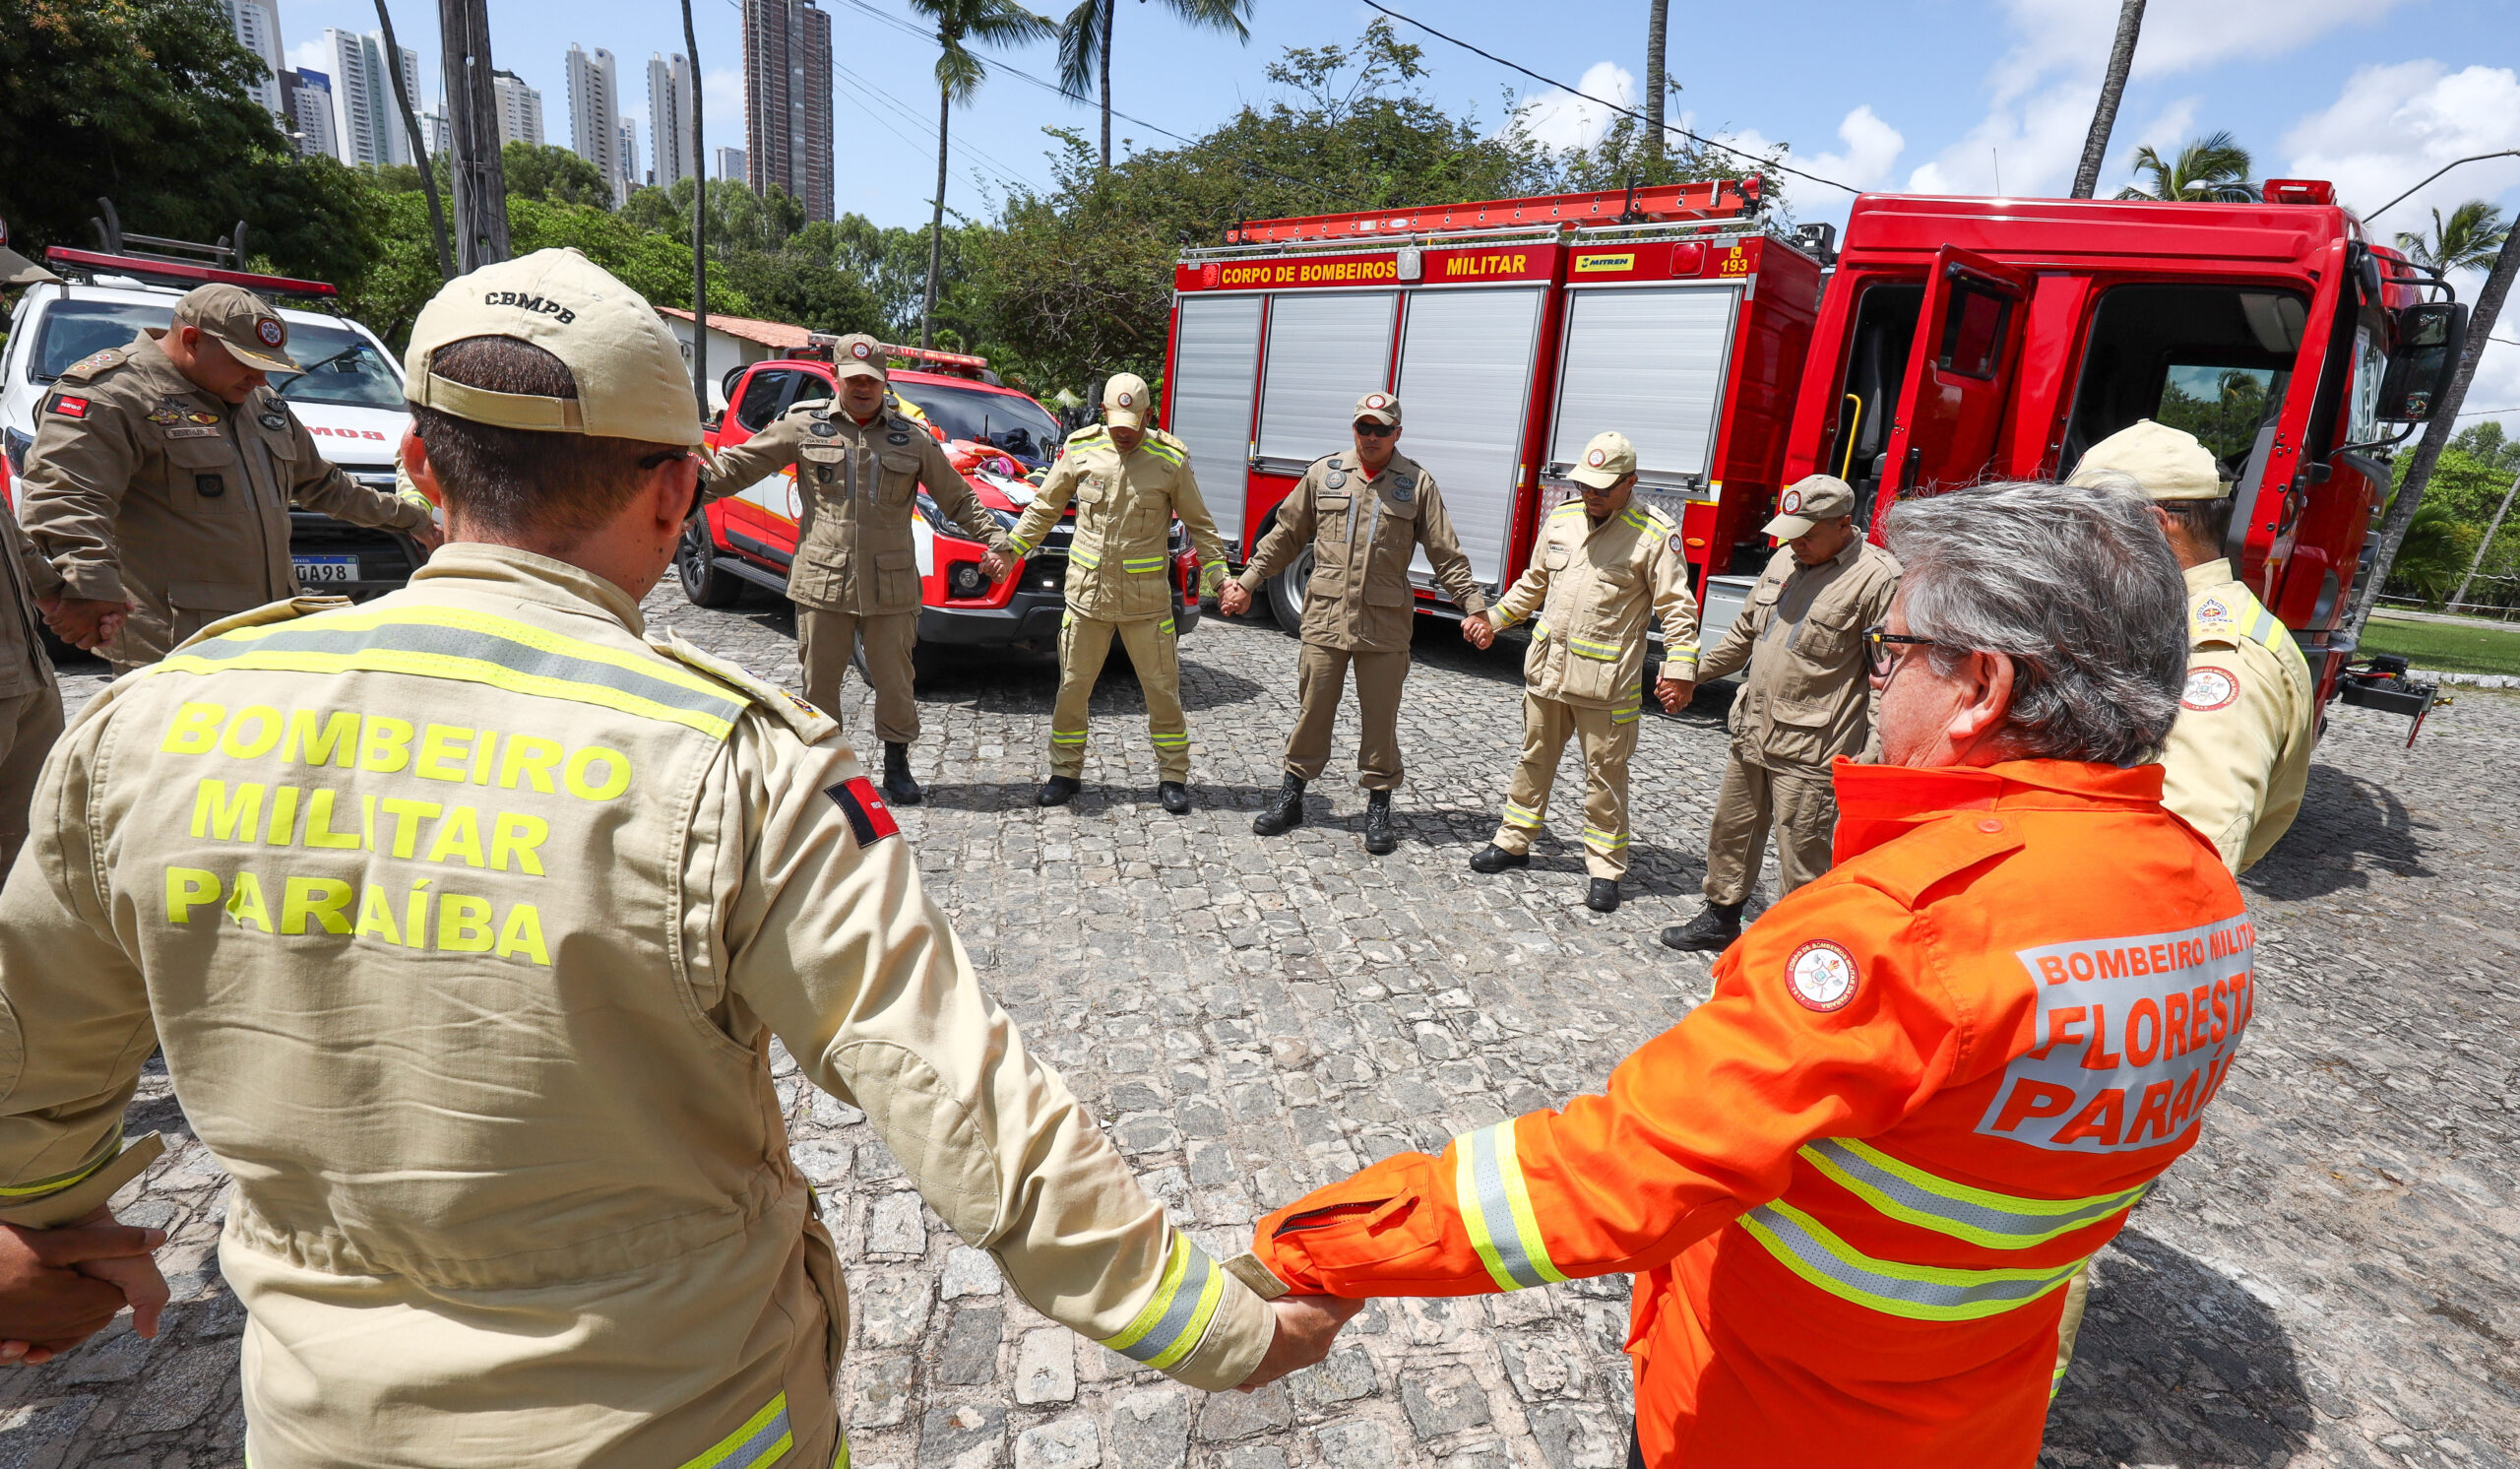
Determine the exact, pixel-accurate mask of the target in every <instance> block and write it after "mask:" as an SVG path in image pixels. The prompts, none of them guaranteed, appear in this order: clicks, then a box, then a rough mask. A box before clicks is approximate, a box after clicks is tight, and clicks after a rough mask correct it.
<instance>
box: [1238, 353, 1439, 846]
mask: <svg viewBox="0 0 2520 1469" xmlns="http://www.w3.org/2000/svg"><path fill="white" fill-rule="evenodd" d="M1355 436H1356V443H1355V448H1354V449H1352V450H1350V451H1348V452H1347V453H1344V454H1332V455H1329V456H1326V457H1324V458H1323V459H1321V460H1318V461H1316V462H1315V463H1314V464H1313V466H1312V468H1311V469H1309V470H1306V471H1305V472H1304V476H1303V478H1302V479H1299V480H1297V481H1295V487H1294V488H1293V490H1292V491H1291V492H1289V494H1288V495H1287V498H1286V501H1285V503H1283V504H1281V505H1280V506H1279V507H1278V524H1277V526H1276V528H1275V529H1273V530H1272V531H1270V532H1269V534H1268V535H1267V536H1266V537H1264V538H1262V540H1261V542H1260V544H1259V546H1258V547H1257V548H1255V549H1254V550H1253V551H1252V554H1251V564H1250V565H1248V566H1245V567H1244V568H1243V569H1242V576H1241V579H1240V580H1239V581H1237V582H1234V583H1231V584H1229V585H1228V586H1227V587H1226V589H1225V591H1224V592H1223V593H1222V594H1220V596H1219V599H1218V604H1217V605H1218V607H1220V608H1221V609H1222V610H1224V611H1225V612H1226V613H1227V614H1228V615H1231V616H1238V615H1240V614H1241V613H1242V612H1244V611H1246V610H1248V609H1249V607H1250V606H1251V598H1252V595H1253V594H1254V593H1256V592H1258V591H1259V590H1260V588H1261V587H1262V586H1264V585H1265V584H1266V583H1267V582H1268V580H1269V578H1271V577H1273V576H1276V575H1277V574H1278V573H1279V572H1281V571H1283V570H1285V569H1286V567H1287V565H1288V563H1290V562H1292V560H1293V559H1294V558H1295V555H1296V553H1297V552H1299V551H1301V550H1303V549H1304V548H1305V547H1306V546H1309V547H1311V549H1312V567H1313V569H1312V579H1311V581H1310V582H1309V583H1307V584H1306V587H1305V596H1304V608H1303V653H1302V655H1301V659H1300V661H1299V662H1298V663H1297V665H1296V668H1295V697H1296V699H1297V701H1298V702H1299V704H1300V705H1301V710H1300V712H1299V713H1298V714H1297V715H1296V716H1295V727H1294V731H1293V733H1292V734H1289V735H1288V736H1287V775H1286V780H1285V783H1284V784H1282V785H1281V786H1280V787H1279V788H1278V796H1277V799H1276V800H1274V801H1273V802H1271V803H1270V806H1269V808H1268V809H1267V810H1264V811H1262V812H1261V813H1260V814H1259V815H1258V816H1257V817H1256V818H1254V819H1253V821H1252V823H1251V829H1252V831H1254V832H1255V833H1257V834H1259V835H1261V836H1264V837H1274V836H1278V835H1280V834H1281V833H1284V832H1288V831H1292V830H1293V829H1294V828H1295V827H1297V826H1300V825H1301V824H1303V788H1304V784H1305V783H1306V782H1308V781H1311V780H1313V779H1315V778H1317V777H1318V776H1319V775H1320V774H1321V770H1322V767H1323V766H1325V765H1327V764H1329V763H1330V730H1331V726H1332V725H1333V723H1335V722H1336V721H1337V719H1338V717H1339V692H1340V689H1341V687H1342V686H1343V685H1345V684H1346V683H1347V681H1348V671H1349V670H1350V669H1352V668H1353V669H1354V670H1355V675H1356V712H1357V716H1358V723H1359V725H1360V726H1361V728H1360V730H1359V731H1358V736H1357V740H1356V770H1357V772H1358V777H1359V779H1358V782H1357V783H1358V784H1359V785H1361V786H1363V787H1364V789H1365V793H1366V795H1365V850H1366V851H1367V852H1370V853H1372V854H1374V855H1375V856H1376V857H1380V856H1382V855H1384V854H1386V853H1388V852H1391V851H1392V850H1393V849H1395V848H1396V847H1398V846H1399V845H1400V838H1399V836H1398V834H1397V833H1395V832H1394V831H1393V830H1392V826H1391V793H1392V792H1394V791H1396V790H1398V789H1400V773H1401V763H1400V687H1401V684H1402V682H1403V681H1404V680H1405V679H1407V678H1408V676H1409V641H1410V638H1411V636H1412V634H1414V633H1415V632H1416V631H1417V624H1418V599H1417V596H1416V594H1414V593H1413V592H1412V591H1411V590H1410V585H1409V563H1410V560H1411V558H1412V557H1413V556H1414V555H1415V554H1416V552H1417V550H1418V547H1420V546H1423V547H1425V550H1426V560H1427V561H1428V563H1429V564H1431V565H1432V566H1433V567H1434V569H1435V580H1436V582H1437V584H1438V585H1440V586H1441V587H1442V588H1443V589H1444V591H1445V593H1446V595H1448V596H1450V597H1451V598H1452V600H1453V601H1454V602H1456V603H1458V604H1460V605H1461V607H1462V610H1463V611H1465V612H1483V611H1485V610H1487V597H1486V594H1485V593H1484V592H1483V591H1482V590H1481V588H1480V585H1479V581H1478V578H1477V577H1476V576H1474V575H1473V574H1472V573H1471V569H1470V558H1469V557H1468V556H1465V555H1463V554H1462V553H1461V543H1460V541H1458V540H1456V539H1455V538H1454V536H1453V523H1452V517H1451V516H1449V515H1447V514H1446V513H1445V512H1444V497H1443V495H1442V493H1441V492H1440V491H1438V490H1437V489H1436V488H1435V477H1434V476H1432V475H1429V474H1427V473H1426V471H1425V468H1424V467H1423V466H1422V465H1420V464H1418V462H1417V461H1416V460H1414V459H1410V458H1408V457H1407V456H1405V455H1402V454H1400V453H1398V452H1397V441H1398V439H1399V437H1400V400H1399V399H1397V398H1395V397H1393V396H1392V395H1390V394H1388V393H1367V394H1366V395H1365V396H1364V397H1362V398H1359V399H1357V400H1356V417H1355Z"/></svg>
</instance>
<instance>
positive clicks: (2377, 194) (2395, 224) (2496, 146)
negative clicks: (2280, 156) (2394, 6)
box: [2284, 61, 2520, 335]
mask: <svg viewBox="0 0 2520 1469" xmlns="http://www.w3.org/2000/svg"><path fill="white" fill-rule="evenodd" d="M2515 142H2520V76H2514V75H2513V73H2512V70H2511V69H2510V68H2509V67H2501V68H2494V67H2484V66H2471V67H2468V68H2467V69H2465V70H2463V71H2456V72H2454V71H2451V70H2450V69H2449V68H2448V67H2446V66H2444V65H2443V64H2442V63H2440V62H2438V61H2405V62H2399V63H2397V64H2395V65H2389V66H2366V67H2363V68H2362V70H2360V71H2358V72H2356V73H2355V74H2354V75H2353V76H2352V77H2350V78H2348V79H2347V80H2346V83H2345V87H2344V89H2343V91H2342V92H2341V93H2340V94H2339V95H2338V96H2337V99H2336V100H2335V101H2334V102H2333V103H2331V104H2329V105H2328V106H2327V107H2325V108H2323V109H2322V110H2320V111H2317V112H2313V113H2311V114H2310V115H2309V116H2307V117H2304V118H2302V119H2301V121H2300V123H2299V125H2298V126H2296V127H2295V128H2294V129H2293V131H2292V133H2291V134H2289V135H2288V136H2287V137H2286V138H2285V139H2284V147H2285V150H2286V152H2287V153H2288V154H2289V155H2290V162H2289V163H2288V164H2287V165H2286V166H2287V167H2288V168H2289V169H2290V170H2291V174H2292V176H2294V177H2297V178H2324V179H2328V180H2331V181H2332V182H2334V183H2335V185H2336V192H2337V197H2338V198H2339V199H2341V200H2343V201H2344V202H2345V203H2347V204H2349V205H2353V206H2356V207H2359V208H2362V209H2377V208H2378V207H2380V206H2381V205H2383V204H2386V203H2388V202H2389V201H2390V200H2391V199H2394V198H2396V197H2397V196H2398V195H2400V194H2402V193H2405V192H2406V190H2407V189H2408V188H2409V187H2410V186H2412V185H2413V184H2414V183H2415V182H2416V180H2418V179H2420V178H2422V177H2424V176H2425V174H2427V173H2430V172H2431V171H2432V170H2434V169H2435V168H2438V167H2440V166H2441V165H2442V164H2444V163H2447V162H2449V161H2451V160H2453V159H2461V158H2468V157H2471V156H2473V155H2476V154H2481V153H2493V152H2496V151H2498V150H2501V149H2505V148H2510V147H2513V146H2514V145H2515ZM2514 184H2520V159H2493V160H2488V161H2485V162H2481V163H2469V164H2466V165H2464V166H2462V167H2459V168H2454V169H2452V170H2451V171H2450V172H2448V173H2447V174H2444V175H2443V176H2441V177H2440V178H2437V179H2434V180H2433V181H2432V182H2431V183H2429V184H2426V185H2425V186H2424V188H2422V189H2421V190H2419V191H2418V192H2417V193H2416V194H2415V196H2414V197H2413V198H2410V199H2409V200H2407V202H2406V203H2404V204H2401V205H2399V206H2398V207H2397V208H2395V209H2393V210H2391V211H2390V212H2389V213H2388V214H2387V215H2385V216H2382V217H2380V218H2377V219H2374V220H2371V221H2370V222H2368V223H2369V224H2370V225H2371V228H2372V231H2373V232H2374V233H2375V234H2377V235H2378V236H2379V237H2380V238H2382V239H2386V238H2389V237H2390V236H2391V235H2392V234H2393V233H2394V232H2395V231H2397V230H2400V229H2418V228H2424V227H2427V226H2428V224H2429V222H2430V215H2429V213H2428V212H2429V211H2431V210H2433V209H2439V210H2440V211H2442V212H2443V213H2444V214H2447V213H2448V212H2449V211H2450V209H2451V208H2452V207H2453V206H2455V205H2457V204H2458V203H2459V202H2460V201H2461V200H2465V199H2479V198H2484V199H2490V198H2493V197H2494V196H2495V195H2497V194H2500V193H2503V192H2504V191H2506V190H2508V189H2510V188H2511V187H2512V186H2513V185H2514ZM2506 335H2509V334H2506Z"/></svg>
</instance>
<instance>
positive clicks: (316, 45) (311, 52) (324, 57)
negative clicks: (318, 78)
mask: <svg viewBox="0 0 2520 1469" xmlns="http://www.w3.org/2000/svg"><path fill="white" fill-rule="evenodd" d="M288 65H289V68H290V70H292V71H294V70H298V69H300V68H303V69H304V70H307V71H318V72H322V73H323V74H324V75H326V76H327V77H329V76H331V75H332V74H333V48H332V47H331V46H328V45H326V44H324V42H323V39H322V38H321V37H320V36H319V37H318V38H316V39H314V40H301V41H299V42H298V43H297V44H295V45H293V46H291V47H289V48H288Z"/></svg>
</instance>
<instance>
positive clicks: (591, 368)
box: [403, 250, 700, 448]
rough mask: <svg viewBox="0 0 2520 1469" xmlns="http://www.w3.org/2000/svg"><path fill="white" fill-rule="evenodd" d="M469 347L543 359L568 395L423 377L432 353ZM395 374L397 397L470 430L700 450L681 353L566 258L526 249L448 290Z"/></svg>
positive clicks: (613, 289)
mask: <svg viewBox="0 0 2520 1469" xmlns="http://www.w3.org/2000/svg"><path fill="white" fill-rule="evenodd" d="M471 337H513V338H515V339H516V340H517V341H519V342H526V343H531V344H532V345H534V346H536V347H538V348H540V349H542V350H543V351H547V352H549V353H550V354H551V355H553V356H555V357H558V358H559V359H560V361H561V363H562V364H563V365H564V366H566V367H567V368H568V369H569V375H570V376H571V377H572V378H575V379H576V380H577V384H578V396H577V397H576V398H575V399H567V398H544V397H539V396H536V395H533V394H526V393H494V392H491V391H489V390H487V389H484V388H473V387H467V386H466V385H465V384H463V383H457V382H449V381H447V380H446V379H445V378H442V377H438V376H436V375H435V374H433V373H432V372H430V370H429V357H430V354H431V353H433V352H435V351H437V350H438V349H439V348H441V347H444V346H446V345H447V344H449V343H451V342H462V341H464V340H466V339H467V338H471ZM403 364H404V372H405V374H406V378H405V381H404V385H403V395H404V396H405V397H406V398H409V399H410V401H411V402H413V403H415V404H418V405H420V406H421V407H423V408H433V409H436V410H438V411H439V412H440V413H446V414H452V415H455V416H457V417H459V418H470V419H472V420H473V421H474V422H476V423H494V424H497V425H498V426H499V427H501V428H523V429H531V430H536V431H538V432H544V433H584V434H592V435H594V436H596V437H598V438H617V439H642V440H645V441H647V442H649V443H659V444H687V445H690V446H692V447H695V448H696V447H699V445H700V406H699V405H698V404H697V403H695V402H693V401H692V396H691V373H690V371H689V369H687V368H685V367H684V366H683V364H682V347H681V345H680V344H679V343H677V342H675V341H674V336H673V333H672V332H671V331H669V330H667V329H666V327H665V324H664V322H663V320H662V319H661V318H660V317H659V316H658V315H657V313H656V312H655V311H654V310H653V309H651V308H650V307H649V305H648V303H647V302H646V301H645V300H643V299H641V298H640V296H639V293H638V292H637V291H635V290H632V289H631V288H630V287H627V286H624V285H622V284H621V283H620V282H619V281H616V280H614V279H613V278H612V275H611V273H609V272H607V271H606V270H604V269H603V267H601V266H599V265H597V264H596V263H594V262H593V261H591V260H589V259H587V258H586V257H585V256H584V255H581V254H579V253H578V252H577V251H575V250H536V251H535V252H534V253H533V254H531V255H528V256H525V257H523V258H521V259H517V260H503V261H500V262H499V263H498V264H496V265H485V266H483V267H481V268H480V269H479V270H477V271H474V272H473V273H472V274H471V275H469V276H458V277H456V278H455V279H454V280H452V281H449V282H447V283H446V285H445V287H443V288H441V289H440V290H439V291H438V293H437V295H436V296H435V297H434V298H433V299H431V300H430V302H429V303H428V304H427V305H426V306H423V307H421V308H420V319H419V320H418V321H417V322H414V323H413V324H412V326H411V345H410V350H409V351H406V352H405V353H404V356H403Z"/></svg>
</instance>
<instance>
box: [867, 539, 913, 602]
mask: <svg viewBox="0 0 2520 1469" xmlns="http://www.w3.org/2000/svg"><path fill="white" fill-rule="evenodd" d="M875 596H876V600H877V601H879V602H882V603H883V604H885V605H886V606H888V607H889V606H896V605H899V604H902V603H915V602H917V601H918V555H917V553H916V552H914V551H906V550H895V551H878V552H876V553H875Z"/></svg>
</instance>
